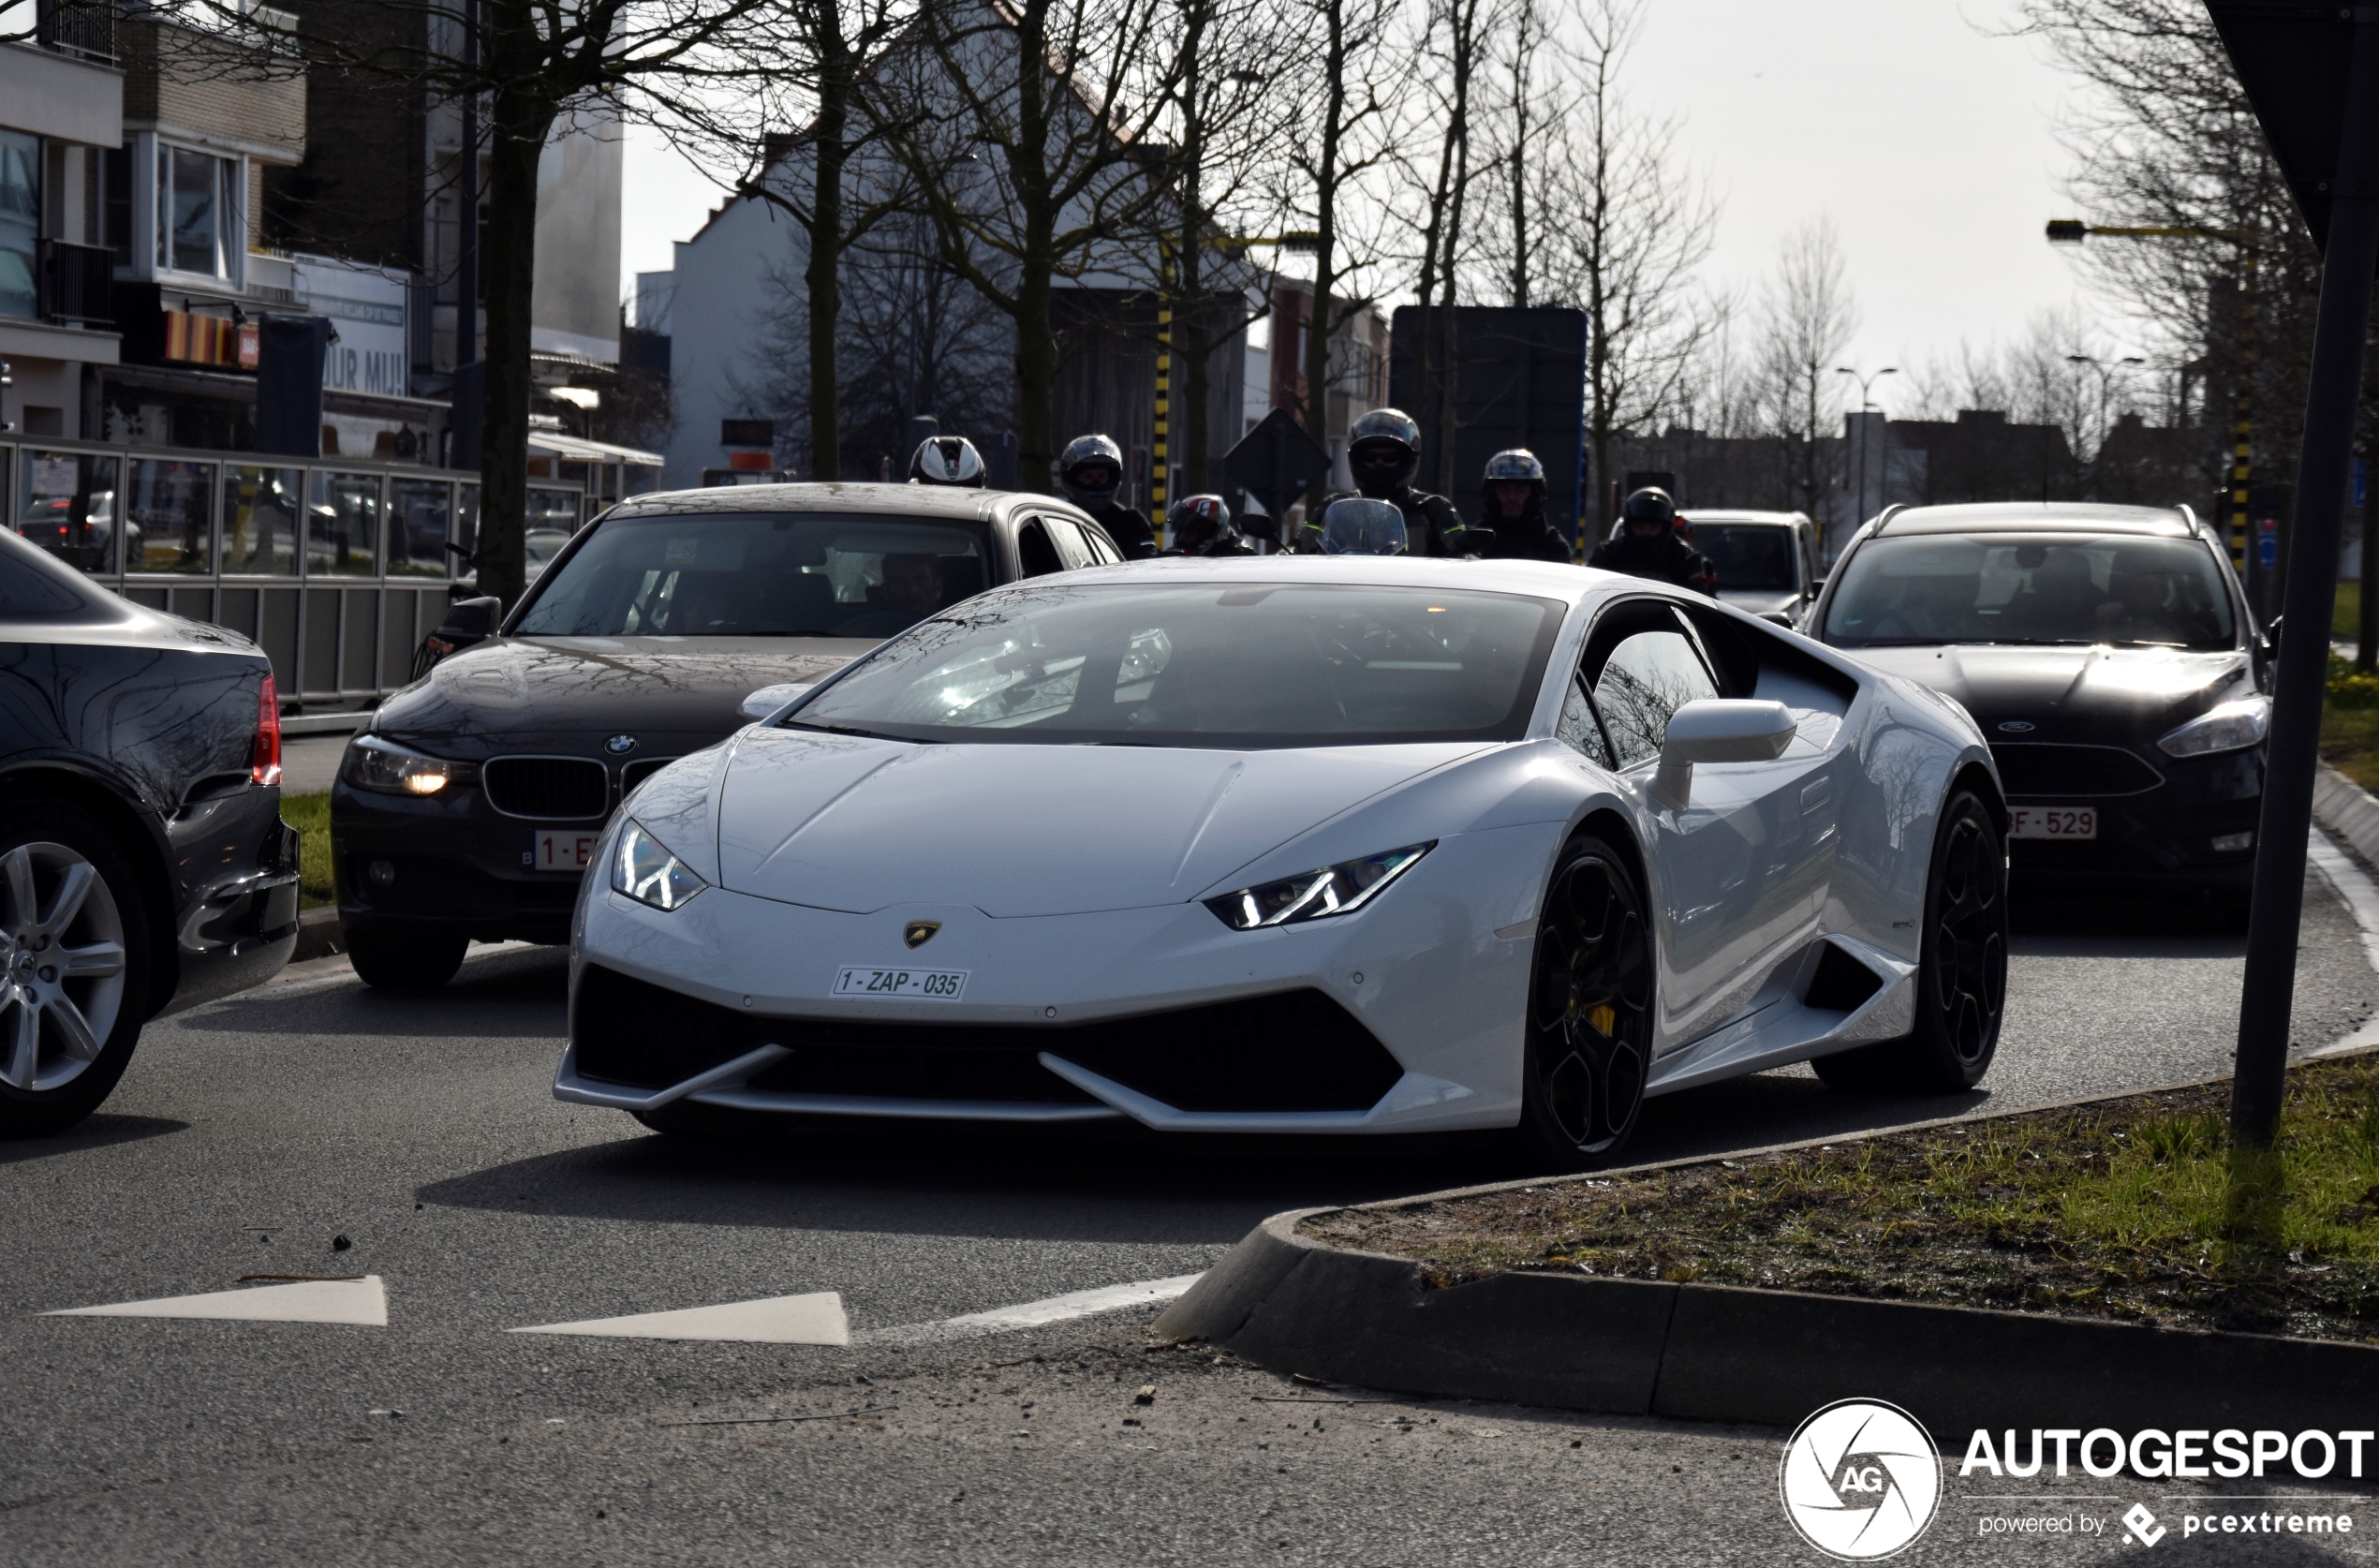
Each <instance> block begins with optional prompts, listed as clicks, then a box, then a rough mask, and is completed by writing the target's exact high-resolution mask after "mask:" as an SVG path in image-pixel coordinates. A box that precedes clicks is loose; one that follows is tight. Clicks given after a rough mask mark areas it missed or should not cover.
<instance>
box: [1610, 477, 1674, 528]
mask: <svg viewBox="0 0 2379 1568" xmlns="http://www.w3.org/2000/svg"><path fill="white" fill-rule="evenodd" d="M1619 521H1620V522H1621V523H1624V524H1626V525H1629V526H1631V527H1633V525H1636V524H1638V523H1656V524H1658V525H1660V526H1662V527H1663V528H1674V527H1676V526H1677V503H1676V502H1675V501H1672V500H1670V499H1669V493H1668V492H1667V491H1665V490H1662V488H1661V487H1660V486H1659V485H1656V484H1648V485H1646V486H1645V487H1644V488H1643V489H1641V490H1639V491H1637V492H1635V494H1633V495H1632V496H1629V497H1628V498H1627V500H1626V501H1625V502H1623V503H1622V504H1621V505H1620V507H1619Z"/></svg>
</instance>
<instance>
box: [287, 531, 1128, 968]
mask: <svg viewBox="0 0 2379 1568" xmlns="http://www.w3.org/2000/svg"><path fill="white" fill-rule="evenodd" d="M1121 559H1122V554H1121V552H1120V551H1118V550H1117V549H1116V546H1115V542H1114V540H1110V539H1109V538H1108V537H1107V535H1106V533H1105V531H1104V530H1102V529H1101V528H1100V526H1099V525H1097V524H1096V523H1094V522H1092V521H1091V520H1090V519H1089V518H1088V517H1087V516H1086V515H1084V514H1083V513H1082V512H1081V511H1079V510H1076V509H1075V508H1073V507H1071V506H1070V505H1068V504H1067V503H1066V502H1064V501H1061V500H1057V499H1054V498H1052V497H1049V496H1029V495H1016V494H1009V493H1005V492H996V491H983V490H961V489H948V488H941V487H937V486H927V485H910V484H776V485H743V486H732V487H718V488H712V489H705V490H694V491H681V492H672V493H666V494H661V495H655V496H638V497H636V498H635V499H633V500H630V501H626V502H623V503H621V504H620V505H618V506H616V507H613V509H612V510H609V511H608V512H606V513H604V514H603V516H602V517H600V518H599V519H598V520H597V521H596V522H595V523H593V524H592V525H588V526H587V527H585V528H584V529H581V530H580V531H579V532H578V533H577V534H576V535H575V536H574V537H573V538H571V539H570V540H569V542H568V543H567V544H566V545H565V546H564V547H563V549H562V550H561V552H560V553H559V554H558V555H556V556H555V557H554V561H553V564H552V565H550V566H549V567H547V568H546V570H544V571H543V572H542V573H540V574H539V576H538V577H537V579H536V581H535V582H534V583H532V584H530V585H529V589H528V591H527V592H526V593H525V594H524V595H523V596H522V599H521V602H520V604H519V606H518V607H517V608H515V609H514V610H513V611H512V612H511V613H510V614H509V615H506V616H503V617H502V618H501V621H500V624H499V623H498V622H497V621H496V618H495V611H496V608H497V607H496V605H495V601H494V600H493V599H470V600H465V601H464V602H462V603H460V604H457V605H455V606H454V607H453V609H452V610H451V612H450V627H451V629H455V630H456V631H457V632H458V633H459V634H458V635H456V636H454V637H451V638H450V637H447V636H446V635H445V633H446V632H447V631H448V630H449V629H450V628H441V629H440V636H439V637H438V638H437V639H436V642H439V643H447V644H448V645H449V646H452V645H453V644H456V643H461V644H464V645H462V646H461V648H460V651H454V652H449V653H440V652H438V650H437V649H436V647H435V646H434V647H433V649H432V652H433V653H436V654H437V658H436V662H434V663H431V664H429V665H428V668H427V673H426V675H425V676H424V677H423V678H421V679H420V680H417V681H416V682H415V683H414V684H412V685H410V686H408V687H406V688H404V689H403V690H401V691H398V692H396V693H395V694H393V695H392V696H391V697H390V698H389V699H388V700H387V701H386V702H385V703H382V704H381V705H380V707H379V709H378V711H377V713H376V714H375V715H374V716H373V720H372V725H371V728H370V729H369V730H368V731H366V732H363V733H362V734H360V735H358V736H357V737H356V739H355V740H354V742H353V743H352V744H351V745H350V746H349V747H348V748H347V757H346V760H345V761H344V762H343V763H342V764H341V767H340V772H339V777H338V781H337V782H336V784H335V785H333V787H332V793H331V833H332V847H333V853H334V856H335V859H336V863H337V882H338V889H339V911H340V919H341V921H342V923H343V925H344V926H345V928H346V932H347V941H348V944H349V951H350V953H351V954H352V955H353V958H354V961H355V968H356V972H357V973H359V974H361V975H362V977H363V979H364V980H365V981H366V982H368V983H370V984H374V985H382V986H392V987H400V988H401V987H424V986H436V985H442V984H445V983H446V982H447V981H448V980H449V979H451V977H452V976H453V973H454V970H455V969H456V968H457V967H458V966H459V965H460V964H461V963H462V961H463V954H464V950H465V947H466V946H467V944H468V943H469V941H470V940H471V939H473V938H486V939H520V940H525V941H536V942H554V943H558V942H563V941H567V940H568V939H569V910H570V905H571V902H572V900H573V899H574V898H575V897H576V896H577V892H578V883H579V879H580V875H581V873H582V872H583V871H584V868H585V866H586V865H587V864H588V857H589V855H590V854H591V853H592V851H593V849H594V846H595V843H596V841H597V839H598V837H599V836H601V834H602V831H603V825H604V823H605V822H606V821H609V820H610V818H611V816H612V813H613V811H614V810H615V809H616V808H617V807H618V806H619V805H620V803H621V802H622V801H623V800H625V799H626V798H627V797H628V795H629V794H630V793H632V792H633V791H635V789H636V788H637V786H638V785H639V784H641V783H643V780H644V779H645V778H646V777H648V776H650V775H651V774H652V773H654V772H656V771H657V770H658V769H659V768H661V767H663V766H665V765H666V764H667V763H668V762H671V761H672V760H673V759H675V758H678V757H682V756H684V755H686V754H687V753H688V752H692V751H699V750H701V749H702V747H707V746H710V745H712V744H714V743H716V742H717V741H719V740H721V739H723V738H725V737H726V736H727V735H729V734H731V733H732V732H734V730H735V729H736V728H737V727H738V726H740V725H742V724H744V723H745V722H746V714H745V712H744V703H745V700H746V698H747V697H749V696H750V695H751V694H752V693H753V692H754V691H755V690H757V689H759V688H764V687H772V686H787V685H798V684H801V683H805V682H813V681H816V680H818V679H819V678H820V676H822V675H825V674H827V673H831V672H832V671H835V670H837V669H840V668H841V667H842V666H843V665H844V664H846V663H848V662H850V659H852V658H855V657H857V656H858V655H860V654H863V653H864V652H866V651H867V650H868V649H869V648H871V647H873V646H875V645H876V644H877V643H879V642H881V641H883V639H885V638H887V637H890V636H892V635H893V634H894V633H895V632H898V631H900V630H902V629H906V628H907V627H909V626H910V625H913V624H914V623H916V622H917V621H919V620H922V619H924V618H925V617H926V616H929V615H932V614H936V613H938V612H939V611H941V610H943V609H946V608H947V607H949V606H951V605H953V604H955V603H957V602H958V601H959V600H961V599H967V598H968V597H970V596H972V595H974V594H977V593H981V592H982V591H983V590H984V589H986V588H989V587H992V586H994V585H996V584H1003V583H1012V582H1015V581H1017V580H1018V579H1020V578H1026V577H1038V576H1042V575H1044V574H1047V573H1051V572H1057V571H1063V570H1069V569H1071V568H1075V567H1084V566H1090V565H1094V564H1099V563H1102V562H1114V561H1119V560H1121ZM788 695H789V696H790V693H788Z"/></svg>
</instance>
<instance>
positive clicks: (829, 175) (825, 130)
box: [803, 37, 850, 481]
mask: <svg viewBox="0 0 2379 1568" xmlns="http://www.w3.org/2000/svg"><path fill="white" fill-rule="evenodd" d="M840 41H841V40H840V39H839V38H833V37H829V39H827V40H826V43H827V47H826V48H825V49H824V50H823V51H821V52H822V53H824V54H825V55H826V59H825V60H824V61H823V62H822V64H823V65H824V67H825V68H824V69H822V70H821V71H820V73H819V83H818V120H817V124H816V126H815V128H814V130H813V132H812V135H813V137H814V139H815V140H814V145H815V146H816V148H817V161H816V163H815V165H814V166H813V167H814V169H815V171H816V172H815V178H814V185H813V188H812V189H811V191H810V193H809V266H808V268H807V269H806V271H805V273H804V274H803V277H804V281H805V282H806V283H807V285H808V288H809V477H810V478H812V479H814V480H821V481H833V480H838V479H840V478H842V477H843V459H842V405H841V385H842V383H841V380H840V377H839V376H838V374H837V370H838V366H837V364H836V355H835V333H836V331H837V329H838V328H839V327H840V325H841V322H842V313H843V299H842V259H843V255H842V253H843V165H844V163H845V161H846V160H847V159H848V158H849V156H850V149H849V148H847V147H846V146H845V145H844V144H843V140H844V137H845V136H846V135H847V134H848V133H849V130H850V85H849V83H848V82H847V81H845V80H844V77H843V64H844V63H843V59H842V51H841V50H840V48H839V44H840Z"/></svg>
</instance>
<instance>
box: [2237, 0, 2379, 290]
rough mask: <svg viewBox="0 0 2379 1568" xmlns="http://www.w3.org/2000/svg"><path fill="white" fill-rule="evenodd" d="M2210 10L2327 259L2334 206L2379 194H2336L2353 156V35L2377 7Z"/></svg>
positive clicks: (2294, 1) (2248, 2) (2286, 0)
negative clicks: (2349, 139)
mask: <svg viewBox="0 0 2379 1568" xmlns="http://www.w3.org/2000/svg"><path fill="white" fill-rule="evenodd" d="M2206 9H2207V10H2208V11H2209V13H2211V15H2212V17H2213V21H2214V31H2215V32H2217V33H2219V34H2220V35H2221V36H2222V43H2223V47H2224V49H2226V50H2228V51H2229V52H2230V63H2231V65H2232V67H2234V68H2236V69H2237V70H2238V72H2239V85H2241V86H2242V87H2244V88H2246V89H2247V101H2248V103H2249V104H2251V105H2252V106H2253V109H2254V111H2255V119H2256V120H2257V121H2258V122H2259V123H2260V124H2261V125H2262V126H2263V132H2264V140H2265V141H2268V142H2269V143H2270V145H2271V154H2272V156H2273V157H2275V158H2277V159H2279V160H2280V171H2281V174H2282V175H2283V177H2284V178H2285V179H2286V180H2287V182H2288V189H2289V192H2290V193H2291V194H2292V195H2294V196H2295V197H2296V199H2297V206H2298V210H2299V211H2301V212H2302V213H2303V214H2305V223H2306V225H2307V226H2308V227H2310V228H2311V229H2313V239H2314V241H2315V242H2316V243H2317V244H2320V245H2321V247H2322V249H2323V251H2324V252H2325V253H2327V249H2328V246H2329V215H2330V209H2331V205H2332V204H2333V203H2334V202H2335V201H2336V200H2338V199H2339V198H2340V197H2341V196H2347V197H2367V196H2372V195H2379V192H2374V191H2372V190H2370V189H2368V188H2365V189H2361V190H2357V191H2351V192H2349V191H2342V190H2340V189H2339V188H2337V187H2338V185H2339V183H2340V182H2339V175H2340V172H2341V169H2342V160H2344V159H2346V158H2347V157H2349V156H2350V155H2348V154H2347V153H2346V152H2345V151H2344V146H2345V137H2346V133H2347V124H2346V119H2347V115H2346V110H2347V105H2348V103H2349V101H2350V100H2351V98H2352V96H2353V94H2352V92H2351V90H2350V88H2351V83H2350V81H2349V78H2350V77H2351V75H2352V73H2353V71H2354V69H2355V58H2354V57H2355V34H2356V33H2357V32H2358V31H2360V30H2361V29H2362V28H2363V27H2365V26H2368V25H2371V24H2372V21H2373V7H2370V6H2354V5H2327V6H2309V5H2306V4H2304V0H2206ZM2368 112H2369V111H2367V110H2366V111H2365V115H2366V117H2367V115H2368ZM2366 123H2367V119H2366ZM2364 184H2365V185H2366V186H2367V185H2368V181H2367V180H2366V181H2365V182H2364Z"/></svg>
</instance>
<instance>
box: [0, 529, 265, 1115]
mask: <svg viewBox="0 0 2379 1568" xmlns="http://www.w3.org/2000/svg"><path fill="white" fill-rule="evenodd" d="M297 930H298V836H297V835H296V833H294V832H292V831H291V830H290V829H289V828H288V827H287V826H285V825H284V824H283V823H282V821H281V721H280V711H279V706H278V703H277V701H276V699H275V696H274V692H273V667H272V665H271V664H270V663H269V662H268V661H267V660H266V658H265V657H264V655H263V653H262V652H260V651H259V649H258V648H257V646H256V644H254V643H250V642H249V641H247V639H245V638H244V637H241V636H239V635H238V634H236V633H234V632H229V631H226V630H224V629H221V628H219V627H212V626H201V625H199V624H198V623H197V622H195V621H185V620H183V619H181V618H179V617H178V616H173V615H165V614H157V613H156V612H155V611H153V610H147V609H144V608H142V607H141V606H140V605H137V604H134V603H132V602H130V601H129V600H127V599H121V598H119V597H117V596H116V595H114V594H111V593H109V592H107V591H106V590H104V589H102V588H99V587H96V586H95V585H93V584H91V583H89V582H87V581H86V580H85V579H84V578H83V576H82V574H81V572H79V571H76V570H72V569H71V568H69V567H66V566H64V565H62V564H60V563H59V562H57V561H54V560H52V559H51V558H50V557H49V556H48V555H44V554H42V553H41V552H40V551H39V550H37V549H35V548H34V547H33V546H32V545H30V544H27V543H26V542H25V541H24V540H22V539H19V538H18V537H17V536H16V535H14V534H11V533H7V532H5V531H0V1137H26V1136H35V1135H39V1134H43V1133H50V1132H59V1131H62V1130H63V1129H65V1128H67V1127H71V1126H72V1125H74V1124H75V1123H76V1122H78V1121H81V1119H82V1118H83V1117H87V1116H89V1115H90V1114H91V1113H92V1112H93V1111H94V1110H96V1108H97V1107H98V1105H99V1102H101V1101H104V1100H105V1099H107V1097H108V1093H109V1091H110V1090H111V1089H112V1088H114V1087H115V1084H116V1080H117V1079H118V1078H120V1077H122V1076H123V1075H124V1069H125V1064H126V1062H128V1061H129V1060H130V1059H131V1058H132V1051H133V1047H134V1046H135V1044H137V1043H139V1041H140V1029H141V1027H142V1026H143V1025H144V1024H146V1023H147V1022H148V1021H149V1020H150V1019H152V1018H155V1017H157V1016H159V1015H161V1014H163V1013H174V1012H179V1011H180V1010H182V1009H183V1008H186V1007H194V1006H196V1005H197V1004H199V1002H203V1001H212V1000H213V999H214V998H217V997H223V996H228V995H229V994H230V993H232V992H234V991H238V990H243V989H244V988H246V987H248V986H250V985H255V984H259V983H260V982H263V981H266V980H270V979H272V978H273V975H275V974H277V973H279V972H280V969H281V967H282V966H283V965H284V964H286V963H288V958H289V953H290V950H291V949H292V948H294V947H295V946H296V944H297Z"/></svg>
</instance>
